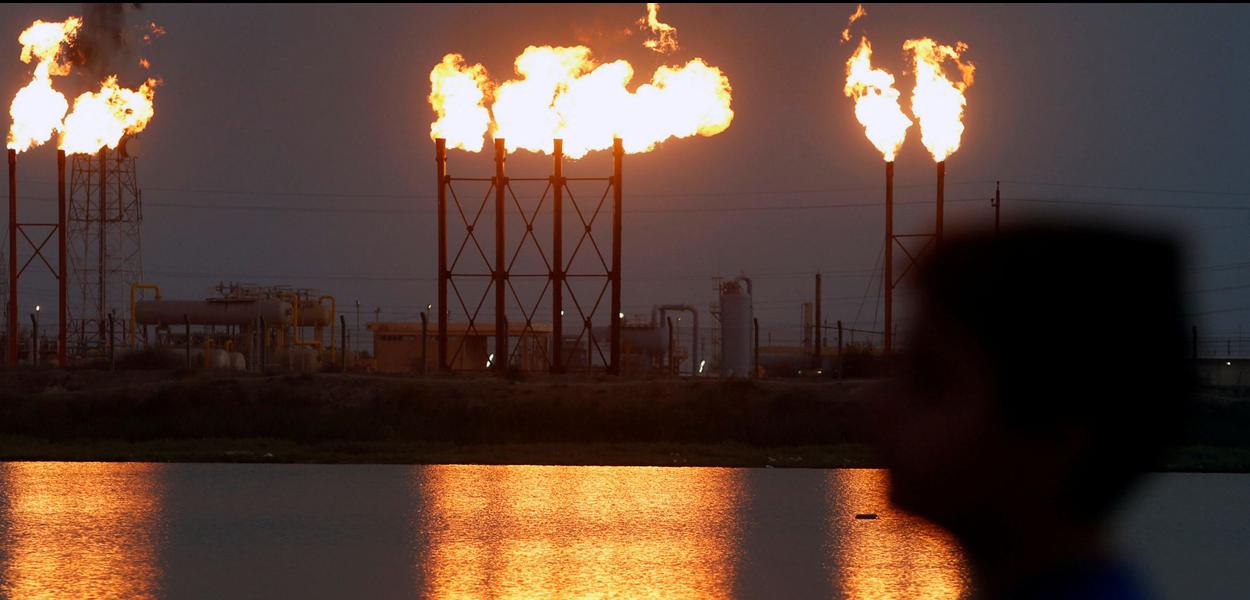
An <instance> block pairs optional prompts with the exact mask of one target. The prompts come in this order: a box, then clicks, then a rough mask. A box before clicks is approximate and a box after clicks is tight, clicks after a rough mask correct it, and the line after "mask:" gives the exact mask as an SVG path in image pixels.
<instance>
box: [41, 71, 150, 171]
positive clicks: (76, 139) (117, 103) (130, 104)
mask: <svg viewBox="0 0 1250 600" xmlns="http://www.w3.org/2000/svg"><path fill="white" fill-rule="evenodd" d="M156 84H157V81H156V80H155V79H149V80H147V81H146V82H144V83H143V85H141V86H139V89H137V90H132V89H129V88H124V87H121V86H119V85H117V76H116V75H113V76H110V77H109V78H108V79H105V80H104V83H101V84H100V91H99V92H85V93H83V94H82V95H81V96H79V97H78V98H77V99H76V100H74V110H73V111H72V112H70V114H69V116H67V117H65V126H64V131H63V133H62V135H61V149H62V150H64V151H65V152H66V153H67V154H90V153H93V152H97V151H99V150H100V149H101V148H104V147H108V148H110V149H112V148H116V147H117V144H119V143H120V142H121V139H122V136H124V135H126V134H135V133H139V132H140V131H143V129H144V128H145V127H147V125H148V121H151V120H152V116H153V115H154V114H155V110H154V108H153V105H152V98H153V96H154V95H155V93H156Z"/></svg>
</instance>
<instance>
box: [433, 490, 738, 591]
mask: <svg viewBox="0 0 1250 600" xmlns="http://www.w3.org/2000/svg"><path fill="white" fill-rule="evenodd" d="M419 477H420V478H421V479H420V480H419V481H418V482H417V487H418V488H419V493H420V494H421V506H423V507H424V508H423V510H424V514H423V520H424V522H423V523H422V525H421V527H420V529H421V530H422V531H426V532H429V533H428V536H427V537H426V538H425V539H423V540H422V545H423V548H422V549H421V550H420V552H421V555H422V556H421V557H420V558H419V568H420V569H421V571H422V574H421V576H422V579H423V584H422V585H423V589H422V590H421V593H420V595H421V596H423V597H432V598H473V597H491V598H538V597H592V596H593V597H619V598H641V597H663V598H723V597H730V596H731V595H732V593H733V583H734V567H735V565H734V555H735V552H736V547H737V544H738V536H739V524H738V522H737V511H738V509H739V502H740V500H739V495H740V494H741V491H740V490H741V481H740V480H739V478H740V477H741V475H740V473H738V472H735V471H732V470H722V469H697V470H696V469H666V468H619V467H610V468H604V467H537V466H509V467H486V466H436V467H425V468H423V469H421V471H420V472H419Z"/></svg>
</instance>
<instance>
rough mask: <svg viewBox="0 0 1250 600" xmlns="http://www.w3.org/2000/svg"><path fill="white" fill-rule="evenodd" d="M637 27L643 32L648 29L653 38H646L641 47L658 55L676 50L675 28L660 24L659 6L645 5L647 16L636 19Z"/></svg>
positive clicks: (653, 4) (656, 3) (657, 4)
mask: <svg viewBox="0 0 1250 600" xmlns="http://www.w3.org/2000/svg"><path fill="white" fill-rule="evenodd" d="M638 25H640V26H642V27H643V28H644V30H646V29H649V30H651V33H652V35H653V36H654V37H650V38H647V40H646V41H644V42H643V43H642V45H643V46H646V47H647V48H650V49H652V50H655V51H656V52H659V53H660V54H668V53H670V52H674V51H676V50H677V28H676V27H673V26H672V25H669V24H668V23H662V22H660V4H659V3H658V2H648V3H647V16H645V17H643V18H641V19H638Z"/></svg>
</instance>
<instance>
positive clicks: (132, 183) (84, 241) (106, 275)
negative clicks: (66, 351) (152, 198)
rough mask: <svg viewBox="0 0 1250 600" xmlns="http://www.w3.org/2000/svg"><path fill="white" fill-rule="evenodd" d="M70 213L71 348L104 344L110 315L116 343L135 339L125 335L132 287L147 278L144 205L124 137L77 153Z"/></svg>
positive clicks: (91, 349)
mask: <svg viewBox="0 0 1250 600" xmlns="http://www.w3.org/2000/svg"><path fill="white" fill-rule="evenodd" d="M67 212H68V215H67V220H68V227H69V232H68V233H69V239H68V246H69V262H70V268H69V273H70V292H69V296H70V297H69V311H70V314H69V338H70V341H69V345H70V348H71V350H72V351H73V353H75V354H78V355H85V354H91V353H97V352H100V351H101V350H103V349H104V348H106V347H107V344H108V342H109V315H110V313H111V314H112V315H113V318H114V330H113V331H114V335H115V338H114V343H116V344H130V343H133V340H125V339H124V336H125V332H126V331H127V327H126V323H127V321H128V319H129V318H130V314H129V310H130V307H129V301H130V300H129V293H130V286H131V284H134V283H139V282H140V281H142V279H143V261H142V258H141V256H142V255H141V250H142V244H141V243H140V225H141V224H142V222H143V203H142V193H141V191H140V189H139V182H138V177H137V176H136V173H135V157H133V156H130V155H128V154H127V152H126V142H125V140H123V141H122V143H121V144H120V145H119V146H118V148H117V149H116V150H109V149H107V148H105V149H103V150H101V151H100V152H99V153H98V154H91V155H86V154H75V155H74V156H73V165H72V168H71V171H70V194H69V206H68V209H67Z"/></svg>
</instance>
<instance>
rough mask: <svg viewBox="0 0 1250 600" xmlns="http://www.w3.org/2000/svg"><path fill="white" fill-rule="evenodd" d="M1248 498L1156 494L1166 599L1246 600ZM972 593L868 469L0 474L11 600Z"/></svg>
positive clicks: (1, 576) (1146, 552)
mask: <svg viewBox="0 0 1250 600" xmlns="http://www.w3.org/2000/svg"><path fill="white" fill-rule="evenodd" d="M1247 499H1250V476H1244V475H1162V476H1157V477H1156V479H1155V481H1153V482H1152V483H1151V484H1150V485H1149V486H1148V487H1147V489H1146V490H1145V492H1144V494H1143V496H1142V498H1141V499H1140V500H1139V501H1138V502H1136V503H1135V504H1134V506H1133V508H1132V509H1131V510H1129V511H1127V512H1125V513H1124V514H1123V515H1122V517H1121V519H1120V523H1119V525H1118V528H1119V529H1118V538H1119V541H1120V543H1121V544H1122V545H1124V546H1127V547H1129V549H1130V550H1131V554H1132V555H1133V556H1134V557H1135V558H1136V559H1137V560H1138V562H1139V564H1142V565H1143V566H1144V567H1145V568H1146V569H1147V570H1148V571H1149V573H1150V574H1151V576H1152V577H1153V578H1154V580H1155V581H1156V582H1157V584H1158V586H1159V588H1160V589H1161V590H1162V591H1163V592H1165V595H1166V596H1169V597H1174V598H1195V597H1212V598H1214V597H1236V596H1235V594H1234V593H1233V592H1235V591H1236V590H1241V589H1245V587H1246V586H1247V585H1250V574H1248V573H1247V572H1246V570H1245V569H1244V560H1245V558H1247V557H1250V541H1248V540H1250V516H1248V515H1247V511H1246V510H1245V506H1246V500H1247ZM1193 509H1199V510H1198V511H1197V512H1195V510H1193ZM866 512H872V513H876V514H877V515H878V516H879V518H877V519H873V520H861V519H856V518H855V515H856V514H857V513H866ZM968 585H969V582H968V573H967V570H966V568H965V565H964V563H963V560H962V558H961V554H960V551H959V548H958V546H957V545H956V544H954V543H953V542H952V541H951V540H950V538H949V537H948V536H946V535H945V534H944V533H943V532H942V531H941V530H939V529H937V528H934V527H932V526H931V525H928V524H927V523H924V522H923V521H920V520H918V519H915V518H912V517H910V516H907V515H904V514H900V513H898V512H896V511H893V510H892V509H891V508H890V507H889V505H888V503H887V501H886V474H885V473H884V472H882V471H875V470H832V471H821V470H781V469H777V470H774V469H714V468H648V467H535V466H530V467H510V466H419V467H409V466H370V465H354V466H333V465H218V464H172V465H170V464H140V463H3V464H0V594H2V595H3V596H4V597H6V598H155V597H168V598H271V597H302V598H342V597H368V598H413V597H429V598H476V597H493V598H546V597H617V598H660V597H662V598H759V597H811V598H934V599H937V598H959V597H961V596H965V595H966V594H967V593H968V589H969V588H968Z"/></svg>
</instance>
